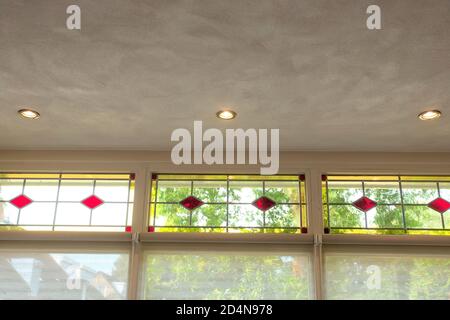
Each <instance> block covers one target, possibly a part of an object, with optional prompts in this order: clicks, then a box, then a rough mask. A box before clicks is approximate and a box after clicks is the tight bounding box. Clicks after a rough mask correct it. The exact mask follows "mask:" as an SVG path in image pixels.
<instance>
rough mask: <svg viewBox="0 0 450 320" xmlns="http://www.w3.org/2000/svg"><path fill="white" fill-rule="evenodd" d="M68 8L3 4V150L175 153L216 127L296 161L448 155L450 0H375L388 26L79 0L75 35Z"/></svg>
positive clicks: (265, 4) (8, 0) (262, 6)
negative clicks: (259, 140)
mask: <svg viewBox="0 0 450 320" xmlns="http://www.w3.org/2000/svg"><path fill="white" fill-rule="evenodd" d="M71 3H72V2H70V1H57V0H53V1H51V0H35V1H25V0H22V1H19V0H0V111H1V113H0V148H15V149H18V148H45V149H49V148H52V149H53V148H61V149H68V148H82V149H92V148H102V149H122V148H134V149H154V150H164V149H169V148H170V145H171V143H170V133H171V131H172V130H173V129H175V128H179V127H188V128H191V127H192V122H193V120H203V121H204V126H205V127H218V128H226V127H229V128H233V127H234V128H280V130H281V148H282V149H285V150H330V151H334V150H343V151H348V150H352V151H380V150H382V151H450V143H449V137H450V90H449V88H450V86H449V85H450V1H448V0H433V1H425V0H423V1H412V0H389V1H387V0H386V1H382V0H377V1H376V3H377V4H379V5H380V6H381V8H382V13H383V16H382V19H383V20H382V23H383V29H382V30H380V31H370V30H367V29H366V26H365V19H366V13H365V10H366V8H367V6H368V5H369V4H373V3H374V1H361V0H340V1H332V0H328V1H324V0H253V1H250V0H228V1H224V0H179V1H175V0H170V1H169V0H158V1H156V0H147V1H144V0H132V1H123V0H120V1H119V0H95V1H94V0H90V1H83V0H77V1H76V3H77V4H79V5H80V7H81V10H82V30H81V31H69V30H67V29H66V28H65V19H66V14H65V10H66V6H67V5H69V4H71ZM22 106H34V107H35V108H37V109H38V110H39V111H40V112H41V114H42V118H41V119H40V120H39V121H29V120H23V119H20V118H19V117H18V116H17V113H16V112H17V109H18V108H19V107H22ZM221 106H233V107H234V109H235V110H236V111H237V112H238V118H237V119H236V120H235V121H232V122H223V121H219V120H218V119H217V118H216V117H215V113H216V111H217V110H218V109H219V108H220V107H221ZM428 106H436V107H438V108H439V109H441V110H442V111H443V113H444V116H443V117H442V118H441V119H440V120H438V121H434V122H421V121H418V120H417V118H416V116H417V114H418V113H419V112H420V111H422V110H424V109H425V108H426V107H428Z"/></svg>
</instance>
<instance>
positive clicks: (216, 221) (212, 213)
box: [192, 204, 227, 227]
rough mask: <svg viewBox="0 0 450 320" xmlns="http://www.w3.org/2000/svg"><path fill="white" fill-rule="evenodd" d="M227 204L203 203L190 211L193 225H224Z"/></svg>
mask: <svg viewBox="0 0 450 320" xmlns="http://www.w3.org/2000/svg"><path fill="white" fill-rule="evenodd" d="M226 223H227V205H226V204H220V205H218V204H211V205H209V204H205V205H203V206H201V207H199V208H197V209H195V210H194V211H192V225H193V226H212V227H220V226H226Z"/></svg>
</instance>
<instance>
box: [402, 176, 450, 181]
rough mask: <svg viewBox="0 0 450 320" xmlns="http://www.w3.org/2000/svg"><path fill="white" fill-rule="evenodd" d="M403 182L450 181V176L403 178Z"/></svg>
mask: <svg viewBox="0 0 450 320" xmlns="http://www.w3.org/2000/svg"><path fill="white" fill-rule="evenodd" d="M401 180H402V181H450V176H402V177H401Z"/></svg>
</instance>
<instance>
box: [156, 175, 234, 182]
mask: <svg viewBox="0 0 450 320" xmlns="http://www.w3.org/2000/svg"><path fill="white" fill-rule="evenodd" d="M158 180H160V181H161V180H227V176H226V175H215V174H214V175H213V174H159V175H158Z"/></svg>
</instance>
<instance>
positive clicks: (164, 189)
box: [157, 181, 191, 203]
mask: <svg viewBox="0 0 450 320" xmlns="http://www.w3.org/2000/svg"><path fill="white" fill-rule="evenodd" d="M190 195H191V182H190V181H159V182H158V194H157V201H158V202H176V203H178V202H180V201H181V200H183V199H184V198H186V197H189V196H190Z"/></svg>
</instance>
